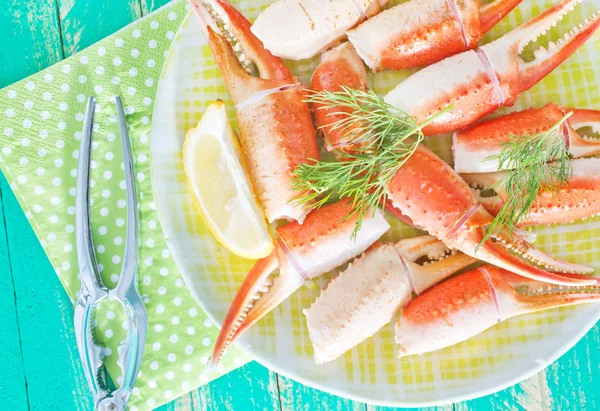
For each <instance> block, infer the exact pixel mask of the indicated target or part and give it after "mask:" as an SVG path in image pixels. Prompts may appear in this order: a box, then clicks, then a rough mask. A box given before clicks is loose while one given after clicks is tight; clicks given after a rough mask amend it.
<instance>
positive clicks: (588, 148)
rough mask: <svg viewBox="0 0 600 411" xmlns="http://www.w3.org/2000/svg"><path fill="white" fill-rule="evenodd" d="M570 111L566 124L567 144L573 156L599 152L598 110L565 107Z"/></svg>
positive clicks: (599, 115) (599, 125)
mask: <svg viewBox="0 0 600 411" xmlns="http://www.w3.org/2000/svg"><path fill="white" fill-rule="evenodd" d="M563 111H566V112H572V113H573V115H572V116H571V117H569V119H568V120H567V121H568V124H569V128H568V137H567V138H568V146H569V152H570V153H571V155H572V156H573V157H586V156H593V155H597V154H600V110H588V109H581V108H565V109H563Z"/></svg>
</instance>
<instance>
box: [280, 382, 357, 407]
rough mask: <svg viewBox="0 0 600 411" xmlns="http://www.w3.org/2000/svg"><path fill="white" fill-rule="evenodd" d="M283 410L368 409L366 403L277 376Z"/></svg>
mask: <svg viewBox="0 0 600 411" xmlns="http://www.w3.org/2000/svg"><path fill="white" fill-rule="evenodd" d="M277 380H278V382H279V396H280V398H281V411H300V410H303V411H310V410H322V411H350V410H352V411H366V404H364V403H362V402H358V401H352V400H348V399H345V398H342V397H338V396H337V395H332V394H328V393H326V392H324V391H319V390H316V389H314V388H310V387H307V386H306V385H303V384H301V383H299V382H296V381H294V380H292V379H289V378H286V377H283V376H281V375H278V376H277Z"/></svg>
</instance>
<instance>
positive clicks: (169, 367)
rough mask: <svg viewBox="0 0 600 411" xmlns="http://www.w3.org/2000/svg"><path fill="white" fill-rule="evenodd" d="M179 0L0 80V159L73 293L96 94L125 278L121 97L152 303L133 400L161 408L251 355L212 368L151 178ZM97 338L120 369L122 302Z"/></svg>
mask: <svg viewBox="0 0 600 411" xmlns="http://www.w3.org/2000/svg"><path fill="white" fill-rule="evenodd" d="M186 6H187V4H186V2H184V1H176V2H173V3H171V4H169V5H167V6H165V7H163V8H161V9H160V10H158V11H157V12H155V13H153V14H151V15H149V16H147V17H145V18H143V19H141V20H139V21H137V22H135V23H133V24H131V25H130V26H128V27H126V28H124V29H123V30H120V31H119V32H117V33H115V34H114V35H112V36H110V37H108V38H106V39H104V40H102V41H101V42H99V43H97V44H95V45H93V46H91V47H89V48H88V49H86V50H85V51H83V52H81V53H79V54H76V55H74V56H72V57H71V58H69V59H66V60H64V61H62V62H61V63H59V64H56V65H55V66H53V67H50V68H48V69H47V70H44V71H42V72H40V73H38V74H35V75H33V76H31V77H29V78H27V79H25V80H22V81H20V82H18V83H16V84H13V85H11V86H9V87H7V88H5V89H3V90H0V168H1V169H2V172H3V173H4V175H5V176H6V178H7V179H8V181H9V182H10V183H11V187H12V189H13V190H14V191H15V194H16V196H17V198H18V200H19V202H20V204H21V206H22V207H23V210H24V211H25V213H26V215H27V218H28V219H29V221H30V222H31V225H32V226H33V229H34V230H35V232H36V234H37V237H38V239H39V240H40V242H41V244H42V246H43V247H44V249H45V251H46V253H47V254H48V257H49V258H50V261H51V263H52V265H53V266H54V268H55V269H56V273H57V274H58V276H59V278H60V280H61V282H62V284H63V285H64V287H65V289H66V290H67V292H68V294H69V296H70V297H71V298H72V299H74V298H75V295H76V293H77V291H78V290H79V280H78V278H77V275H78V270H77V256H76V250H75V226H74V225H75V181H76V177H77V157H78V149H79V140H80V138H81V129H82V126H83V117H84V112H85V104H86V101H87V96H89V95H95V96H97V107H96V118H95V125H94V130H95V133H94V141H93V146H92V148H93V151H92V162H91V167H92V169H91V201H92V204H91V209H92V225H93V227H92V228H93V234H94V242H95V248H96V253H97V256H98V263H99V266H100V270H101V272H102V276H103V278H104V281H105V283H106V284H107V285H108V286H114V285H115V284H116V282H117V281H118V279H119V274H118V273H119V272H120V267H121V257H122V255H123V250H124V238H125V218H126V212H125V205H126V204H125V180H124V172H123V162H122V152H121V144H120V140H119V138H118V136H119V134H118V133H119V131H118V124H117V115H116V109H115V105H114V100H113V97H114V96H115V95H120V96H121V97H122V99H123V104H124V106H125V110H126V114H127V122H128V124H129V128H130V137H131V139H132V144H133V153H134V160H135V161H134V167H135V177H136V179H137V184H138V188H139V194H138V195H139V198H138V203H139V207H140V209H139V222H140V227H141V230H140V240H141V244H140V247H139V252H138V254H139V260H140V261H139V289H140V292H141V294H142V295H143V299H144V302H145V304H146V308H147V310H148V317H149V325H148V336H147V343H146V347H145V350H144V360H143V363H142V367H141V372H140V376H139V377H138V380H137V383H136V387H135V389H134V391H133V395H132V397H131V399H130V403H129V404H130V407H129V408H130V410H142V409H150V408H154V407H156V406H158V405H160V404H162V403H165V402H168V401H170V400H171V399H173V398H175V397H177V396H179V395H181V394H182V393H184V392H187V391H189V390H190V389H193V388H195V387H197V386H199V385H201V384H203V383H206V382H207V381H209V380H211V379H213V378H216V377H218V376H219V375H221V374H223V373H224V372H227V371H229V370H231V369H232V368H234V367H236V366H239V365H242V364H244V363H245V362H246V361H247V360H246V358H245V357H243V356H242V355H241V354H240V353H239V352H238V351H237V350H235V349H232V350H230V352H229V353H228V355H227V356H226V357H224V359H223V361H222V365H220V366H219V368H218V369H217V370H216V371H214V372H209V371H208V370H207V369H206V363H207V361H208V356H209V355H210V349H211V347H212V344H213V342H214V340H215V338H216V335H217V331H218V330H217V329H216V327H215V326H213V325H212V323H211V321H210V320H209V319H208V318H207V316H206V314H204V312H203V311H202V310H201V309H200V307H199V306H198V305H197V304H196V302H195V301H194V300H193V298H192V297H191V295H190V293H189V291H188V289H187V288H186V286H185V284H184V282H183V280H182V278H181V277H180V275H179V272H178V270H177V267H176V266H175V263H174V262H173V260H172V259H171V257H170V254H169V250H168V249H167V246H166V243H165V240H164V235H163V233H162V230H161V227H160V222H159V219H158V214H157V212H156V206H155V203H154V201H153V197H152V186H151V180H150V158H149V152H150V146H149V135H150V127H151V123H152V109H153V103H154V96H155V94H156V87H157V82H158V79H159V77H160V72H161V68H162V65H163V61H164V58H165V55H166V54H167V51H168V49H169V45H170V43H171V40H172V39H173V38H174V37H175V32H176V31H177V28H178V26H179V23H180V21H181V20H182V19H183V17H184V16H185V15H186V14H187V7H186ZM95 319H96V320H97V321H98V324H99V328H98V330H102V331H101V332H98V333H97V339H98V340H99V341H100V342H101V343H103V344H104V345H105V347H106V348H104V354H105V355H106V356H107V362H108V363H109V370H110V373H111V375H112V376H113V378H114V379H116V380H117V381H120V376H119V374H120V372H119V371H118V367H117V366H116V361H117V357H118V354H117V347H118V344H119V342H120V341H121V340H122V339H123V338H124V336H125V330H124V329H123V327H124V326H126V323H124V322H123V320H124V317H123V313H122V312H121V311H120V307H118V306H111V305H110V303H107V304H106V306H104V307H100V308H99V309H98V310H97V312H96V318H95Z"/></svg>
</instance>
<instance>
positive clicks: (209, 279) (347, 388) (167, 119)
mask: <svg viewBox="0 0 600 411" xmlns="http://www.w3.org/2000/svg"><path fill="white" fill-rule="evenodd" d="M257 4H260V6H258V5H257ZM267 4H268V1H265V0H261V1H259V2H254V1H253V2H250V1H242V2H239V1H238V2H236V5H238V6H239V8H240V10H241V11H242V12H243V13H244V15H246V16H247V17H249V18H251V19H254V18H255V17H256V16H257V15H258V13H259V11H260V9H261V8H262V7H264V6H266V5H267ZM550 4H551V2H550V1H526V2H524V3H523V4H522V5H521V6H520V7H519V8H518V10H517V11H514V12H513V13H511V14H510V16H509V17H508V18H507V19H505V20H504V21H503V22H501V23H500V24H499V25H497V26H496V27H495V29H494V31H493V32H492V33H491V34H490V35H489V38H494V37H497V36H499V35H501V34H503V33H506V32H507V31H509V30H510V29H511V28H513V27H516V26H517V25H519V24H521V23H522V22H523V21H525V20H528V19H529V18H531V16H532V14H533V13H532V10H537V11H539V10H543V9H545V8H546V7H548V6H549V5H550ZM599 7H600V0H594V1H593V2H591V1H588V2H586V3H585V4H584V5H583V6H581V10H580V11H576V12H574V13H572V16H571V18H574V19H575V20H577V19H581V16H589V15H590V14H591V13H592V11H593V10H594V9H598V8H599ZM569 21H571V22H572V20H567V21H565V23H567V22H569ZM579 21H581V20H579ZM205 43H206V42H205V39H204V35H203V34H202V32H201V29H200V25H199V23H198V22H197V19H196V18H195V17H193V16H192V17H190V16H188V18H186V19H185V20H184V21H183V23H182V25H181V27H180V29H179V32H178V33H177V36H176V38H175V40H174V42H173V45H172V48H171V50H170V53H169V56H168V58H167V61H166V63H165V67H164V69H163V74H162V77H161V79H160V83H159V86H158V94H157V96H156V104H155V109H154V116H153V125H152V138H151V152H152V171H153V173H152V178H153V186H154V192H155V196H156V202H157V205H158V209H159V212H160V216H161V222H162V226H163V228H164V232H165V236H166V238H167V241H168V244H169V247H170V249H171V252H172V254H173V257H174V258H175V261H176V262H177V265H178V267H179V269H180V271H181V273H182V275H183V277H184V279H185V281H186V283H187V285H188V287H189V288H190V290H191V292H192V295H193V296H194V298H196V300H197V301H198V302H199V303H200V305H201V306H202V308H203V309H204V310H205V311H206V312H207V314H208V315H209V316H210V317H211V318H212V319H213V320H214V321H215V322H216V323H217V324H221V322H222V320H223V318H224V317H225V314H226V312H227V309H228V308H229V304H230V302H231V300H232V299H233V296H234V294H235V292H236V289H237V286H238V285H239V284H240V282H241V281H242V279H243V278H244V276H245V274H246V273H247V272H248V270H249V269H250V268H251V266H252V263H253V262H252V261H245V260H242V259H240V258H238V257H236V256H233V255H231V254H230V253H228V252H227V250H225V249H224V248H223V247H221V246H220V245H219V244H218V243H217V242H216V241H215V240H214V238H213V237H212V236H211V235H210V233H209V232H208V230H207V229H206V228H205V227H204V226H203V224H202V221H201V219H200V218H199V216H198V215H197V213H196V212H195V210H194V206H193V203H192V199H191V197H190V193H189V192H188V190H187V186H186V182H185V178H184V173H183V167H182V164H181V154H180V151H181V147H182V143H183V139H184V136H185V133H186V131H187V130H188V129H190V128H192V127H193V126H195V124H196V122H197V121H198V119H199V118H200V116H201V115H202V113H203V111H204V109H205V107H206V106H207V105H208V104H209V103H210V102H212V101H214V100H215V99H222V100H225V101H226V102H228V104H229V107H230V119H231V120H232V121H233V120H235V113H234V111H233V109H232V107H231V103H230V99H229V95H228V94H227V91H226V90H225V87H224V84H223V82H222V80H221V77H220V74H219V71H218V69H217V67H216V65H215V62H214V60H213V58H212V54H211V52H210V49H209V48H208V46H207V45H206V44H205ZM317 61H318V59H317V58H315V59H312V60H310V61H302V62H299V63H298V62H297V63H293V64H292V65H291V68H292V71H293V72H294V73H295V74H296V75H298V77H299V78H300V79H301V80H302V81H303V82H304V83H305V84H306V83H307V82H308V80H309V79H310V75H311V74H312V71H313V69H314V67H315V65H316V63H317ZM406 76H407V72H394V73H392V72H385V73H381V74H378V75H376V76H371V78H370V82H371V86H372V87H373V88H374V89H375V90H376V91H377V92H379V93H383V92H385V91H387V90H389V89H390V88H391V87H393V86H394V85H395V84H397V83H398V82H399V81H400V80H401V79H402V78H405V77H406ZM584 78H587V79H596V81H594V82H592V84H595V85H596V89H595V90H596V92H594V91H593V90H594V89H593V88H592V87H589V86H590V85H591V84H590V83H589V81H590V80H587V83H586V81H584V80H583V79H584ZM597 84H600V39H599V36H595V37H594V38H592V39H591V40H590V41H589V42H588V43H587V44H586V45H585V46H584V47H583V48H582V49H580V50H579V51H578V52H577V53H576V55H575V56H573V57H572V58H571V59H569V60H568V61H567V62H566V63H565V64H563V65H562V66H561V67H560V68H559V69H558V70H556V71H555V72H554V73H552V74H551V75H549V76H548V77H547V78H546V80H545V81H543V82H542V83H540V84H538V85H537V86H536V87H534V88H533V89H532V90H530V91H529V92H527V93H525V94H524V95H523V96H522V97H521V99H520V100H519V101H518V103H517V104H516V106H515V108H517V109H525V108H528V107H530V106H541V105H542V104H544V103H546V102H548V101H553V102H555V103H558V104H562V105H566V106H573V107H595V108H600V93H598V92H597V91H598V90H597ZM234 122H235V121H234ZM428 145H430V146H431V147H432V148H433V149H434V150H435V151H436V152H438V154H440V155H441V156H442V157H443V158H445V159H449V157H450V156H449V154H450V151H449V149H450V142H449V140H448V139H447V138H443V137H436V138H433V139H430V140H429V142H428ZM388 220H389V221H390V223H391V224H392V226H393V229H392V230H391V233H389V234H388V235H387V236H386V238H384V239H385V240H388V241H391V240H398V239H400V238H407V237H410V236H414V235H416V234H417V232H416V231H415V230H413V229H410V228H408V227H406V226H404V225H403V224H402V223H399V222H397V221H395V220H394V219H393V218H388ZM536 232H537V233H538V241H537V245H538V247H540V248H542V249H544V250H546V251H548V252H549V253H551V254H552V255H554V256H556V257H560V258H565V259H568V260H571V261H573V262H578V263H584V264H588V265H591V266H593V267H594V268H595V269H596V270H598V269H600V218H594V219H588V220H586V221H585V222H577V223H574V224H570V225H565V226H555V227H542V228H539V229H537V230H536ZM328 278H329V276H323V277H321V278H319V279H318V280H317V282H318V284H319V285H320V286H323V285H324V284H325V283H326V281H327V279H328ZM318 294H319V289H318V287H313V288H309V287H303V288H302V289H301V290H299V291H298V292H296V293H295V294H294V295H293V296H292V297H291V298H289V299H288V300H287V301H286V302H284V303H283V304H281V306H280V307H278V308H277V309H276V310H274V312H272V313H271V314H270V315H268V316H267V317H266V318H265V319H263V320H261V321H260V322H259V323H258V324H257V325H255V326H254V327H252V328H251V329H250V330H249V331H248V332H246V333H245V334H244V335H243V336H242V338H240V340H239V342H238V346H239V347H241V348H242V349H243V350H245V351H247V352H248V353H249V354H250V355H251V356H252V358H254V359H256V360H257V361H258V362H260V363H262V364H263V365H265V366H267V367H268V368H271V369H273V370H275V371H277V372H280V373H281V374H283V375H285V376H289V377H290V378H293V379H295V380H298V381H300V382H302V383H305V384H307V385H309V386H312V387H315V388H318V389H321V390H324V391H328V392H331V393H334V394H338V395H341V396H344V397H348V398H352V399H355V400H359V401H365V402H368V403H373V404H381V405H390V406H412V407H416V406H429V405H437V404H443V403H449V402H454V401H462V400H466V399H471V398H475V397H479V396H482V395H486V394H490V393H492V392H495V391H498V390H501V389H503V388H506V387H508V386H510V385H512V384H515V383H517V382H519V381H522V380H524V379H526V378H528V377H529V376H531V375H533V374H535V373H536V372H538V371H540V370H542V369H543V368H545V367H547V366H548V365H549V364H550V363H552V362H553V361H555V360H556V359H557V358H558V357H560V356H561V355H562V354H564V353H565V352H566V351H567V350H568V349H570V348H571V347H572V346H573V345H574V344H575V343H576V342H577V341H578V340H579V339H580V338H581V337H582V336H583V335H584V334H585V333H586V332H587V331H588V330H589V329H590V328H591V327H592V326H593V325H594V324H595V323H596V321H597V320H598V319H599V318H600V310H599V308H598V306H591V305H588V306H579V307H576V308H566V309H556V310H550V311H545V312H541V313H538V314H534V315H527V316H521V317H518V318H515V319H513V320H510V321H506V322H504V323H501V324H499V325H497V326H496V327H494V328H492V329H490V330H488V331H486V332H484V333H483V334H481V335H479V336H477V337H475V338H472V339H471V340H469V341H468V342H465V343H461V344H458V345H456V346H454V347H450V348H447V349H444V350H441V351H438V352H435V353H431V354H427V355H423V356H412V357H408V358H405V359H402V360H398V359H396V351H397V346H396V344H395V343H394V341H393V329H392V324H390V325H389V326H387V327H385V328H384V329H383V330H382V331H381V332H379V333H378V334H376V335H375V336H374V337H373V338H370V339H368V340H367V341H366V342H365V343H363V344H360V345H359V346H358V347H356V348H354V349H353V350H351V351H350V352H349V353H347V354H346V355H345V356H342V357H341V358H339V359H338V360H336V361H333V362H331V363H328V364H327V365H324V366H318V365H316V364H315V363H314V361H313V358H312V355H313V353H312V347H311V344H310V340H309V338H308V332H307V329H306V325H305V322H304V316H303V315H302V312H301V310H302V308H305V307H307V306H308V305H309V304H310V303H311V302H312V301H314V299H315V298H316V296H317V295H318Z"/></svg>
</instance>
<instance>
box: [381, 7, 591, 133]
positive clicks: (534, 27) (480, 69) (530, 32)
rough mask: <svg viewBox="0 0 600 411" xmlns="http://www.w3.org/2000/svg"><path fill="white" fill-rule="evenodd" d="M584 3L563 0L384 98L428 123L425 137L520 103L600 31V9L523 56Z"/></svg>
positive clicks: (420, 73) (418, 75)
mask: <svg viewBox="0 0 600 411" xmlns="http://www.w3.org/2000/svg"><path fill="white" fill-rule="evenodd" d="M579 2H580V0H562V1H561V2H560V3H558V4H557V5H556V6H554V7H552V8H551V9H549V10H547V11H546V12H544V13H542V14H541V15H539V16H538V17H536V18H534V19H532V20H531V21H530V22H528V23H525V24H524V25H522V26H521V27H518V28H517V29H515V30H513V31H512V32H510V33H508V34H506V35H504V36H502V37H500V38H499V39H498V40H496V41H493V42H491V43H489V44H486V45H485V46H482V47H481V48H479V49H478V50H477V51H475V50H469V51H466V52H464V53H460V54H456V55H454V56H451V57H448V58H446V59H444V60H442V61H439V62H437V63H435V64H432V65H430V66H428V67H425V68H424V69H422V70H420V71H418V72H417V73H415V74H413V75H412V76H410V77H409V78H407V79H406V80H404V81H403V82H402V83H400V84H398V85H397V86H396V87H395V88H394V89H393V90H392V91H390V92H389V93H388V94H387V95H386V96H385V98H384V100H385V101H386V102H387V103H388V104H391V105H393V106H394V107H396V108H398V109H399V110H402V111H404V112H406V113H408V114H410V115H412V116H415V117H416V119H417V121H418V122H420V123H422V122H425V121H426V120H428V119H430V118H431V117H432V116H433V115H435V114H438V113H439V112H440V111H441V110H443V109H444V108H448V107H451V108H450V109H449V110H447V111H445V112H444V113H443V114H441V115H438V116H437V117H436V118H435V119H434V120H433V121H430V122H429V124H427V126H426V127H424V128H423V133H424V134H425V135H432V134H440V133H447V132H451V131H455V130H460V129H463V128H465V127H467V126H469V125H471V124H473V123H474V122H475V121H477V120H479V119H481V118H482V117H483V116H485V115H487V114H490V113H492V112H494V111H495V110H496V109H497V108H499V107H502V106H510V105H512V104H514V102H515V101H516V99H517V98H518V97H519V95H520V93H522V92H523V91H525V90H528V89H529V88H531V87H532V86H533V85H534V84H536V83H537V82H538V81H540V80H541V79H542V78H543V77H544V76H545V75H547V74H548V73H550V72H551V71H552V70H553V69H554V68H556V66H558V65H559V64H560V63H561V62H563V61H564V60H565V59H566V58H567V57H569V56H570V55H571V54H573V53H574V52H575V50H577V48H578V47H580V46H581V45H582V44H583V43H584V42H585V41H586V40H587V39H588V38H589V37H590V36H591V35H592V34H593V33H594V32H595V31H596V30H597V29H598V27H600V11H597V12H596V13H594V14H593V15H592V16H591V17H589V18H588V19H586V20H585V21H584V22H583V23H582V24H581V25H579V26H577V27H576V28H574V29H573V30H571V31H570V32H569V33H568V34H566V35H565V36H564V37H563V38H562V39H561V40H559V41H558V43H557V44H554V43H550V46H549V47H550V49H549V50H547V51H538V52H536V58H535V60H534V61H532V62H528V63H526V62H524V61H523V60H522V59H521V58H520V57H519V53H521V52H522V51H523V48H524V47H525V46H526V45H527V44H528V43H529V42H531V41H534V40H535V39H536V38H537V37H538V36H540V35H541V34H543V33H545V32H546V31H547V30H549V29H550V28H551V27H552V26H553V25H556V24H557V22H558V21H559V20H560V19H561V18H562V17H563V16H564V15H565V14H566V13H567V12H568V11H569V10H571V9H573V7H575V5H576V4H577V3H579Z"/></svg>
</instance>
